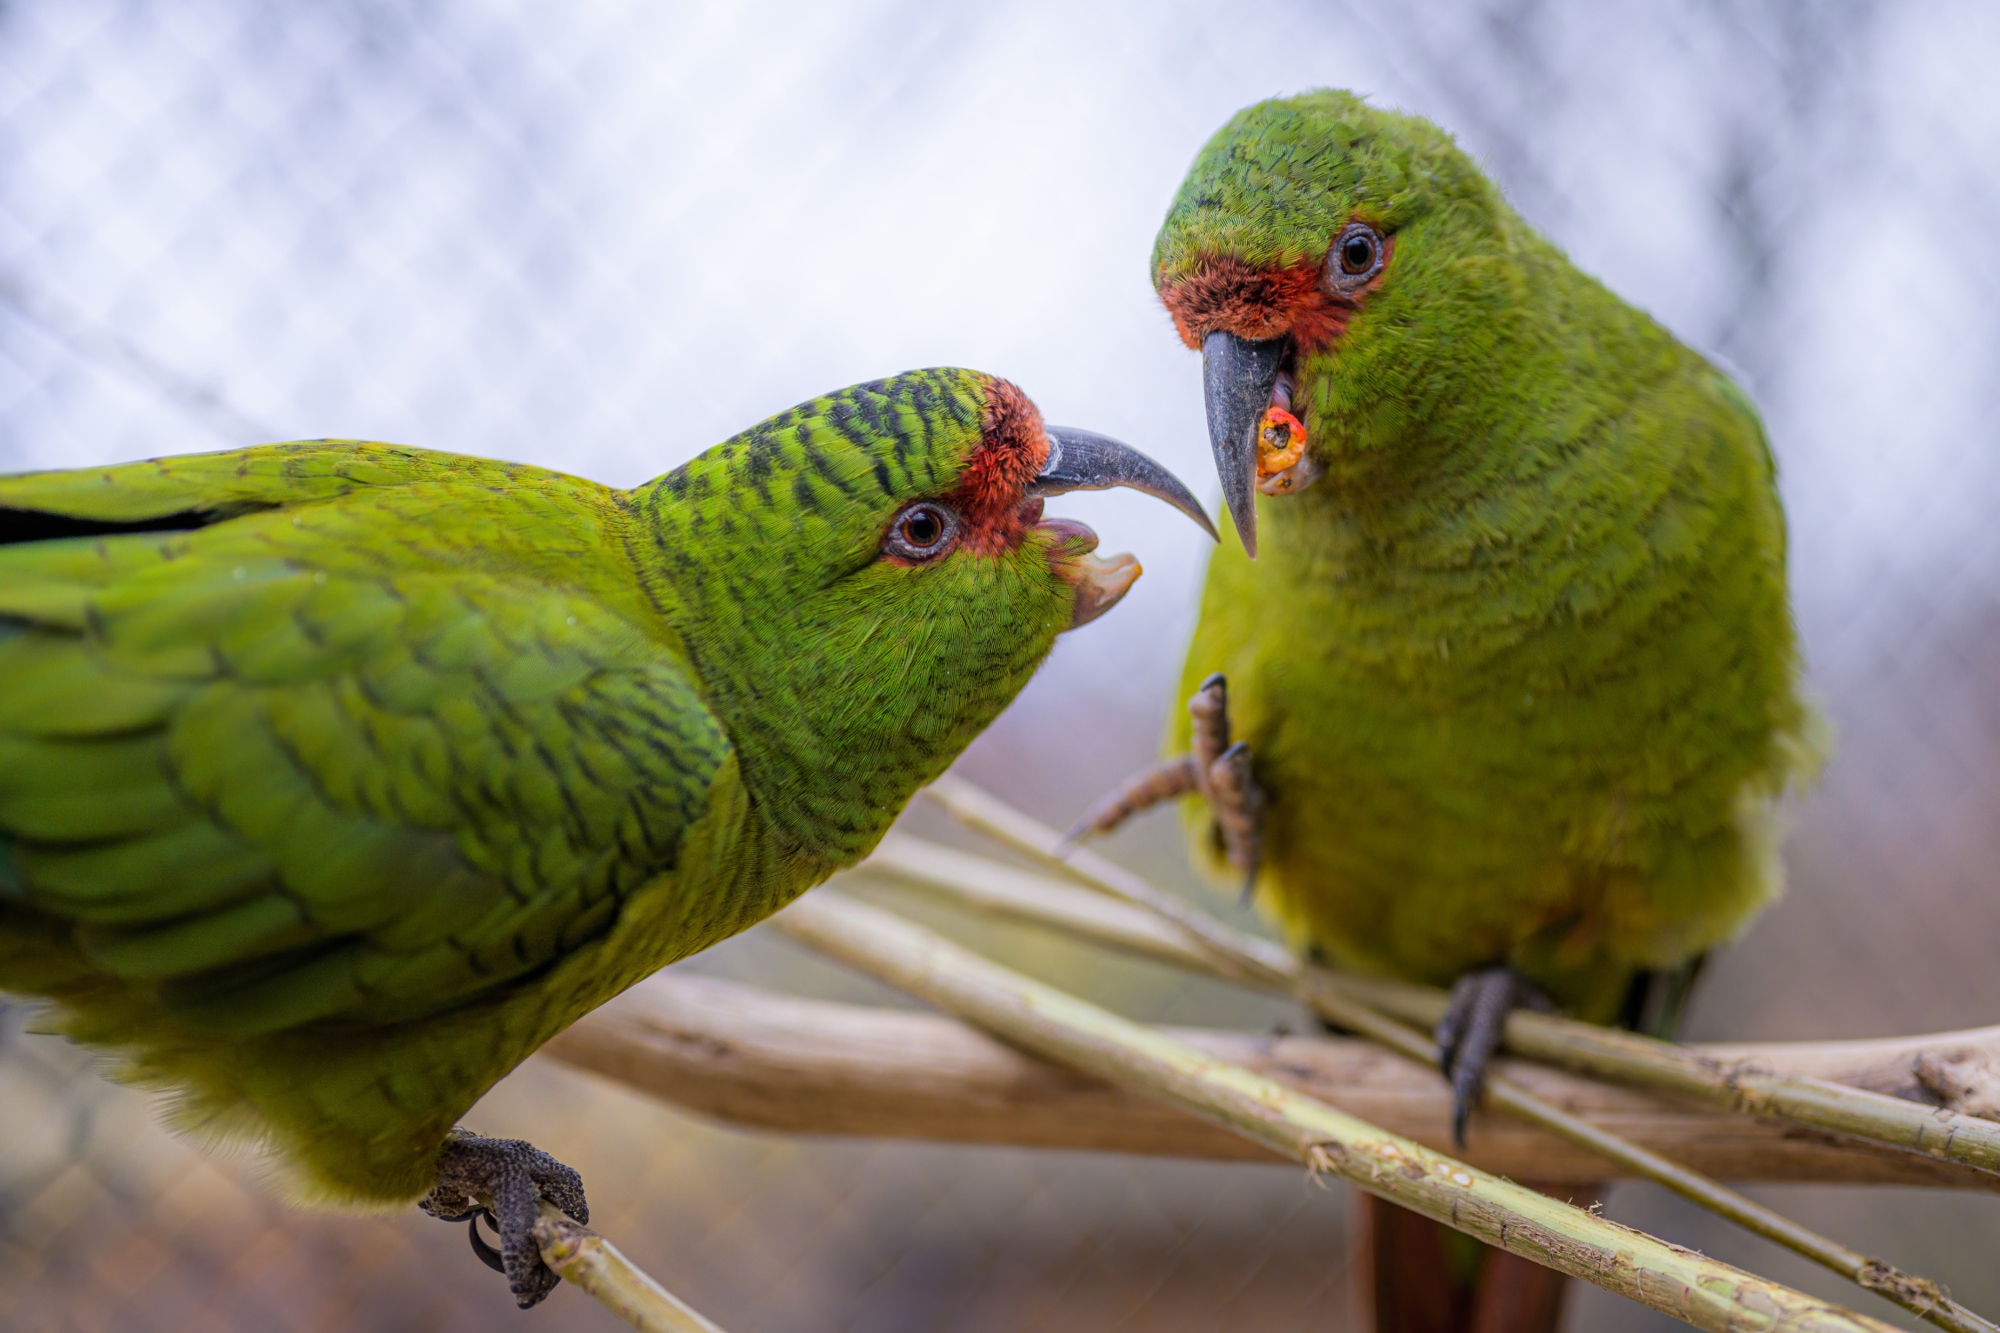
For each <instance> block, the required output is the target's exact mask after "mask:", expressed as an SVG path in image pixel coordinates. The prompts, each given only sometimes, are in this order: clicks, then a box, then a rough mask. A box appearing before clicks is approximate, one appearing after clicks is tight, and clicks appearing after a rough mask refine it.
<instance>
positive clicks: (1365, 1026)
mask: <svg viewBox="0 0 2000 1333" xmlns="http://www.w3.org/2000/svg"><path fill="white" fill-rule="evenodd" d="M863 868H864V869H870V870H875V871H878V872H880V873H886V874H889V875H893V876H895V877H896V878H899V879H905V880H912V881H916V882H920V883H924V884H926V885H929V886H931V887H942V888H945V889H947V890H948V891H950V892H952V893H954V894H955V895H958V896H962V897H963V899H964V900H966V901H969V902H973V903H976V904H978V905H980V906H983V907H986V908H988V909H989V910H993V909H999V910H1010V911H1011V912H1012V914H1014V915H1017V916H1024V917H1034V918H1036V919H1040V920H1042V921H1045V922H1048V923H1051V924H1063V925H1067V926H1070V927H1071V928H1073V929H1080V930H1082V931H1083V932H1084V933H1085V934H1092V935H1096V936H1097V937H1098V938H1103V939H1107V940H1108V941H1109V942H1113V943H1117V944H1119V945H1120V946H1121V947H1127V948H1130V949H1132V950H1133V951H1135V952H1140V953H1144V954H1146V955H1148V956H1152V957H1155V958H1159V959H1162V960H1165V961H1172V962H1176V963H1179V964H1180V965H1182V966H1184V967H1189V968H1192V969H1194V970H1196V971H1203V972H1206V973H1208V974H1209V975H1216V976H1220V975H1225V974H1224V973H1222V972H1221V971H1220V970H1219V969H1217V968H1215V967H1214V966H1212V965H1211V963H1210V954H1209V952H1208V951H1207V950H1205V949H1198V948H1196V947H1194V946H1193V945H1192V944H1191V943H1190V942H1189V941H1187V940H1185V939H1174V938H1172V937H1173V936H1174V935H1176V934H1177V933H1178V929H1177V928H1175V927H1171V926H1169V927H1166V928H1165V929H1162V924H1163V923H1161V922H1159V921H1157V920H1154V921H1148V920H1147V919H1146V918H1145V917H1143V916H1139V917H1136V918H1135V917H1134V916H1132V915H1130V913H1131V909H1129V908H1126V909H1122V912H1121V909H1120V908H1119V906H1118V904H1116V903H1113V902H1109V901H1105V900H1102V899H1097V900H1093V899H1091V898H1089V897H1087V896H1084V895H1083V894H1082V891H1081V890H1072V889H1070V888H1068V887H1067V886H1065V885H1060V884H1053V883H1050V882H1048V881H1046V880H1038V877H1036V876H1032V875H1028V874H1025V873H1023V872H1020V871H1014V870H1011V869H1010V868H1008V867H1006V866H1002V865H999V864H997V863H995V862H992V861H988V860H986V859H985V858H983V857H977V856H973V855H970V854H968V853H964V852H957V851H954V850H953V849H951V848H948V847H940V846H937V845H935V844H929V843H924V842H922V841H921V840H919V839H914V838H909V837H907V836H901V835H899V836H898V837H897V839H896V840H895V841H893V842H886V840H885V846H884V847H882V848H880V849H878V851H877V853H876V856H875V857H874V858H872V859H871V860H870V861H869V862H867V863H864V866H863ZM968 884H969V885H972V886H975V887H971V888H965V887H963V886H966V885H968ZM1242 938H1244V939H1246V940H1250V941H1251V943H1252V944H1263V943H1264V942H1263V941H1255V940H1254V939H1252V937H1247V936H1246V937H1242ZM1228 939H1229V934H1228V927H1226V926H1224V925H1222V924H1221V923H1220V922H1216V923H1213V926H1212V928H1211V930H1210V932H1209V942H1210V944H1211V945H1214V946H1220V945H1221V944H1223V943H1224V942H1225V941H1227V940H1228ZM1246 951H1247V947H1246ZM1273 961H1275V960H1273ZM1260 965H1265V964H1263V962H1262V960H1259V959H1256V958H1254V957H1253V958H1251V959H1249V960H1246V961H1245V963H1244V964H1243V967H1242V969H1241V970H1242V971H1244V972H1248V971H1251V970H1253V969H1254V968H1256V967H1258V966H1260ZM1292 968H1293V973H1294V976H1295V978H1296V980H1295V981H1294V983H1293V984H1292V985H1291V986H1289V987H1285V988H1284V989H1285V991H1286V993H1295V994H1298V995H1299V996H1300V998H1302V999H1304V1000H1306V1001H1307V1002H1308V1003H1309V1004H1311V1005H1312V1007H1313V1008H1315V1009H1316V1010H1318V1011H1319V1012H1320V1013H1321V1014H1322V1015H1324V1016H1325V1017H1326V1018H1328V1019H1329V1020H1331V1021H1332V1022H1334V1023H1336V1024H1338V1025H1340V1026H1341V1027H1343V1028H1346V1029H1347V1030H1349V1031H1352V1032H1357V1033H1360V1034H1361V1035H1363V1036H1366V1037H1368V1038H1370V1039H1371V1040H1374V1041H1377V1042H1379V1043H1381V1044H1382V1045H1385V1046H1387V1047H1389V1048H1390V1049H1391V1050H1394V1051H1396V1052H1398V1053H1399V1054H1401V1055H1404V1056H1406V1057H1408V1058H1409V1059H1411V1060H1413V1061H1416V1062H1417V1063H1419V1064H1422V1065H1424V1066H1426V1067H1427V1068H1433V1069H1434V1068H1436V1064H1437V1047H1436V1045H1435V1044H1434V1043H1433V1042H1432V1040H1431V1039H1430V1038H1429V1037H1428V1036H1427V1035H1425V1034H1424V1033H1423V1032H1419V1031H1417V1030H1416V1029H1414V1028H1411V1027H1408V1026H1406V1025H1405V1024H1404V1023H1402V1022H1399V1021H1397V1020H1396V1019H1394V1018H1391V1017H1388V1016H1385V1015H1384V1014H1381V1013H1379V1012H1377V1011H1376V1010H1374V1009H1372V1008H1370V1007H1369V1006H1368V1005H1367V1004H1365V1003H1363V1002H1361V1001H1360V1000H1359V999H1356V998H1354V997H1352V996H1350V995H1347V994H1346V993H1344V992H1343V991H1341V990H1339V989H1334V988H1330V987H1324V986H1319V985H1316V984H1315V982H1316V981H1318V980H1319V978H1318V977H1317V976H1314V975H1309V974H1308V972H1307V970H1306V969H1303V968H1300V967H1299V966H1298V965H1297V964H1296V963H1294V964H1292ZM1314 971H1315V972H1316V971H1317V969H1315V970H1314ZM1486 1099H1487V1104H1488V1105H1490V1106H1492V1107H1493V1108H1494V1109H1496V1110H1500V1111H1504V1112H1506V1113H1508V1114H1511V1115H1513V1116H1515V1117H1517V1118H1519V1119H1521V1120H1524V1121H1526V1122H1528V1123H1529V1124H1532V1125H1535V1126H1537V1127H1539V1128H1542V1129H1545V1130H1547V1131H1548V1132H1550V1133H1552V1134H1556V1135H1559V1136H1560V1137H1562V1138H1564V1139H1567V1140H1568V1141H1570V1142H1571V1143H1573V1144H1576V1145H1577V1146H1579V1147H1582V1148H1585V1149H1587V1150H1589V1151H1591V1152H1594V1153H1596V1154H1597V1155H1598V1156H1600V1157H1603V1158H1604V1159H1606V1160H1607V1161H1609V1162H1611V1163H1613V1164H1615V1165H1616V1166H1618V1167H1620V1168H1622V1169H1623V1170H1624V1171H1625V1172H1627V1173H1629V1174H1631V1175H1634V1176H1638V1177H1641V1178H1643V1179H1648V1180H1652V1181H1654V1182H1655V1183H1657V1184H1659V1185H1662V1186H1664V1187H1665V1188H1667V1189H1670V1190H1672V1191H1674V1192H1675V1193H1676V1194H1679V1195H1681V1196H1682V1197H1684V1198H1686V1199H1689V1200H1690V1201H1692V1202H1694V1203H1697V1204H1699V1205H1701V1206H1702V1207H1705V1208H1707V1209H1709V1210H1710V1211H1712V1212H1714V1213H1716V1214H1717V1215H1718V1216H1721V1217H1724V1218H1727V1219H1728V1220H1730V1221H1731V1222H1734V1223H1736V1224H1737V1225H1738V1226H1741V1227H1743V1228H1744V1229H1746V1230H1748V1231H1751V1232H1754V1233H1755V1234H1757V1235H1760V1236H1763V1237H1764V1238H1765V1239H1767V1240H1770V1241H1773V1242H1775V1243H1777V1244H1779V1245H1782V1246H1784V1247H1785V1248H1787V1249H1789V1250H1792V1251H1793V1252H1794V1253H1797V1254H1800V1255H1802V1256H1804V1257H1805V1258H1807V1259H1810V1260H1812V1261H1813V1262H1815V1263H1818V1264H1821V1265H1822V1266H1824V1267H1826V1268H1828V1269H1830V1270H1831V1271H1833V1272H1836V1273H1838V1274H1840V1275H1841V1276H1842V1277H1845V1278H1847V1279H1848V1280H1849V1281H1851V1282H1854V1283H1856V1284H1857V1285H1859V1286H1861V1287H1863V1288H1865V1289H1867V1290H1869V1291H1873V1292H1876V1293H1877V1294H1878V1295H1881V1296H1882V1297H1884V1298H1885V1299H1887V1300H1889V1301H1892V1302H1894V1303H1895V1304H1897V1305H1900V1306H1902V1307H1903V1308H1904V1309H1906V1310H1908V1311H1910V1312H1911V1313H1912V1314H1914V1315H1916V1316H1918V1317H1919V1318H1921V1319H1926V1320H1929V1321H1930V1322H1932V1323H1934V1324H1937V1325H1938V1326H1939V1327H1941V1328H1947V1329H1952V1330H1954V1331H1955V1333H2000V1330H1996V1326H1995V1325H1993V1324H1991V1323H1989V1322H1987V1321H1986V1320H1985V1319H1983V1318H1981V1317H1980V1316H1979V1315H1977V1314H1975V1313H1973V1312H1972V1311H1971V1310H1968V1309H1966V1308H1965V1307H1964V1306H1961V1305H1959V1304H1957V1303H1956V1302H1955V1301H1953V1300H1951V1298H1950V1297H1949V1296H1948V1295H1946V1294H1945V1292H1944V1291H1943V1290H1942V1289H1941V1288H1940V1287H1938V1286H1937V1284H1936V1283H1934V1282H1931V1281H1930V1280H1929V1279H1926V1278H1921V1277H1917V1276H1915V1275H1913V1274H1909V1273H1905V1272H1902V1271H1901V1270H1899V1269H1896V1268H1894V1267H1893V1266H1892V1265H1889V1264H1887V1263H1884V1262H1882V1261H1881V1260H1878V1259H1873V1258H1871V1257H1869V1256H1867V1255H1864V1254H1861V1253H1860V1252H1858V1251H1856V1250H1853V1249H1850V1248H1848V1247H1847V1246H1845V1245H1842V1244H1840V1243H1839V1242H1837V1241H1834V1240H1832V1239H1830V1238H1828V1237H1826V1236H1822V1235H1820V1234H1819V1233H1817V1232H1814V1231H1812V1230H1810V1229H1808V1228H1806V1227H1803V1226H1800V1225H1799V1224H1798V1223H1796V1222H1793V1221H1792V1220H1791V1219H1789V1218H1787V1217H1785V1216H1784V1215H1783V1214H1780V1213H1777V1212H1775V1211H1773V1210H1772V1209H1769V1208H1766V1207H1764V1206H1763V1205H1762V1204H1759V1203H1757V1202H1756V1201H1755V1200H1752V1199H1750V1198H1748V1197H1747V1196H1745V1195H1743V1194H1741V1193H1739V1192H1737V1191H1735V1190H1732V1189H1729V1188H1727V1187H1726V1186H1724V1185H1722V1184H1720V1183H1718V1182H1717V1181H1715V1180H1714V1179H1712V1178H1710V1177H1708V1176H1706V1175H1703V1174H1701V1173H1700V1172H1697V1171H1694V1170H1692V1169H1690V1168H1689V1167H1687V1166H1685V1165H1684V1164H1682V1163H1679V1162H1675V1161H1673V1160H1671V1159H1670V1158H1667V1157H1665V1156H1662V1155H1661V1154H1659V1153H1657V1152H1653V1151H1652V1150H1650V1149H1647V1148H1644V1147H1642V1146H1640V1145H1638V1144H1635V1143H1633V1142H1631V1141H1630V1140H1629V1139H1626V1138H1624V1137H1622V1136H1620V1135H1617V1134H1613V1133H1611V1132H1610V1131H1608V1130H1605V1129H1603V1128H1602V1127H1601V1126H1597V1125H1593V1124H1592V1123H1590V1122H1589V1121H1588V1120H1585V1119H1583V1118H1582V1117H1580V1116H1576V1115H1573V1114H1571V1113H1569V1112H1567V1111H1564V1110H1562V1109H1560V1108H1558V1107H1557V1106H1555V1105H1554V1104H1553V1103H1551V1102H1549V1101H1547V1100H1545V1099H1543V1098H1541V1097H1539V1096H1536V1095H1535V1094H1534V1093H1533V1092H1531V1091H1529V1090H1528V1089H1526V1088H1523V1087H1522V1086H1520V1084H1519V1083H1518V1082H1516V1081H1515V1080H1513V1079H1512V1078H1510V1077H1508V1076H1507V1075H1505V1074H1503V1073H1500V1072H1498V1071H1495V1073H1494V1074H1493V1075H1492V1076H1490V1077H1489V1078H1488V1080H1487V1087H1486Z"/></svg>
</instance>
